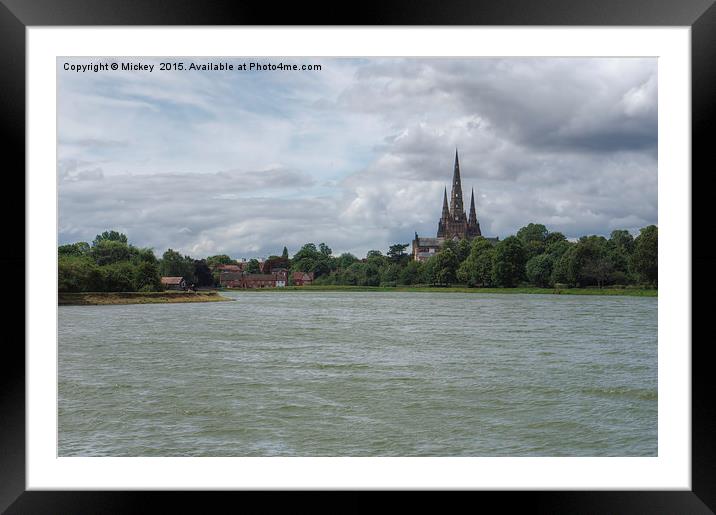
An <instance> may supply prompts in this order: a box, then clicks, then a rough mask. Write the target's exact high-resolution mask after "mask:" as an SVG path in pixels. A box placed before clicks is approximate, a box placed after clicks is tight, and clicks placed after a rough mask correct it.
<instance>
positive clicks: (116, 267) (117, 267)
mask: <svg viewBox="0 0 716 515" xmlns="http://www.w3.org/2000/svg"><path fill="white" fill-rule="evenodd" d="M103 268H104V272H105V273H106V276H105V289H106V291H136V290H137V288H136V287H135V282H134V281H135V278H136V275H137V274H136V268H135V267H134V266H132V264H131V263H129V262H127V261H124V262H119V263H112V264H110V265H107V266H105V267H103Z"/></svg>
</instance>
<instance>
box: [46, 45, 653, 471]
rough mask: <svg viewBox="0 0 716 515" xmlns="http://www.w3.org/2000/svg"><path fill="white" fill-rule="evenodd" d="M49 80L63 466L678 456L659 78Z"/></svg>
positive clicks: (109, 61) (196, 76) (375, 66)
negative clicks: (668, 331) (671, 404)
mask: <svg viewBox="0 0 716 515" xmlns="http://www.w3.org/2000/svg"><path fill="white" fill-rule="evenodd" d="M55 64H56V102H57V104H56V105H57V113H56V115H57V125H56V127H57V141H56V143H57V155H56V164H57V170H56V184H57V242H56V245H57V303H58V307H57V357H58V359H57V455H58V457H60V458H63V457H187V456H190V457H221V456H226V457H276V456H280V457H658V456H659V455H660V453H659V427H658V423H657V422H658V414H659V413H658V409H657V408H658V401H659V398H658V388H657V386H658V381H657V379H658V352H657V348H658V338H657V334H658V323H657V321H658V316H657V315H658V262H659V260H658V226H659V224H658V222H659V220H658V165H659V159H658V157H659V156H658V152H657V147H658V136H659V131H658V70H659V60H658V59H657V58H656V57H654V56H645V57H415V56H410V57H399V56H396V57H315V56H312V57H295V56H293V57H278V56H270V57H269V56H237V57H211V56H207V57H197V56H192V57H178V56H171V57H161V56H136V55H135V56H126V57H118V56H112V57H109V56H57V57H56V63H55ZM50 167H51V165H50ZM51 171H52V170H51V168H50V170H49V172H50V173H51ZM48 180H51V179H48ZM664 223H665V224H666V221H665V222H664ZM665 227H666V225H665ZM664 231H666V229H664ZM664 234H666V232H664ZM662 278H663V277H662ZM48 286H49V287H50V288H53V286H52V285H48ZM52 293H53V294H54V292H52Z"/></svg>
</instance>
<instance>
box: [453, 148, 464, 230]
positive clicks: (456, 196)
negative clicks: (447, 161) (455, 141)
mask: <svg viewBox="0 0 716 515" xmlns="http://www.w3.org/2000/svg"><path fill="white" fill-rule="evenodd" d="M450 214H451V215H452V217H453V219H454V220H462V219H464V218H465V209H464V207H463V203H462V184H461V183H460V161H459V160H458V156H457V148H456V149H455V170H454V171H453V174H452V192H451V193H450Z"/></svg>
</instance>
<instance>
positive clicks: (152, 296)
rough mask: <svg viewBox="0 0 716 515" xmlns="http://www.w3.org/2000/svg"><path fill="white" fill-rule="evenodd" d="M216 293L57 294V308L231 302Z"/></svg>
mask: <svg viewBox="0 0 716 515" xmlns="http://www.w3.org/2000/svg"><path fill="white" fill-rule="evenodd" d="M232 300H233V299H229V298H228V297H224V296H222V295H220V294H219V292H218V291H213V290H212V291H197V292H184V291H160V292H86V293H65V292H59V293H58V294H57V305H58V306H111V305H124V304H176V303H189V302H224V301H232Z"/></svg>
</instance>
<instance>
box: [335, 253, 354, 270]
mask: <svg viewBox="0 0 716 515" xmlns="http://www.w3.org/2000/svg"><path fill="white" fill-rule="evenodd" d="M357 261H359V259H358V258H357V257H355V256H354V255H353V254H351V253H350V252H344V253H343V254H341V255H340V256H338V257H337V258H336V267H337V268H348V267H349V266H351V265H352V264H353V263H355V262H357Z"/></svg>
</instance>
